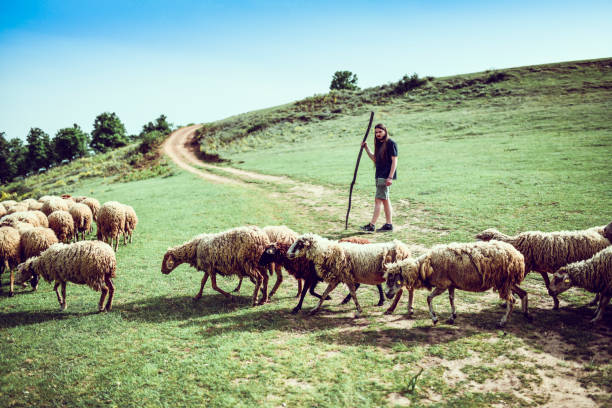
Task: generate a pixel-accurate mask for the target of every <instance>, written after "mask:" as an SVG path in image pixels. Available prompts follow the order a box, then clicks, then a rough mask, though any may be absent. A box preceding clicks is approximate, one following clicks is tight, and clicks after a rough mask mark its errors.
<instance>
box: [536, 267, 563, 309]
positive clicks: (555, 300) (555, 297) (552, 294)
mask: <svg viewBox="0 0 612 408" xmlns="http://www.w3.org/2000/svg"><path fill="white" fill-rule="evenodd" d="M540 275H542V279H543V280H544V284H545V285H546V290H547V291H548V294H549V295H550V296H551V297H552V298H553V302H554V306H553V310H559V299H558V298H557V295H555V294H554V293H552V292H551V290H550V280H549V279H548V273H546V272H540Z"/></svg>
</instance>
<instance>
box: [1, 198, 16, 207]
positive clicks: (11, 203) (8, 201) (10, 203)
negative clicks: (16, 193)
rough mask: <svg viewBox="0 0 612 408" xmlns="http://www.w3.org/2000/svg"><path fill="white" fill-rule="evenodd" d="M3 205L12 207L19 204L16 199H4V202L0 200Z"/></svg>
mask: <svg viewBox="0 0 612 408" xmlns="http://www.w3.org/2000/svg"><path fill="white" fill-rule="evenodd" d="M0 204H1V205H3V206H4V208H8V207H12V206H14V205H15V204H17V201H15V200H4V201H2V202H0Z"/></svg>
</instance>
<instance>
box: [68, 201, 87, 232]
mask: <svg viewBox="0 0 612 408" xmlns="http://www.w3.org/2000/svg"><path fill="white" fill-rule="evenodd" d="M68 212H69V213H70V215H71V216H72V220H73V221H74V234H75V238H76V240H78V239H79V233H80V234H81V240H84V239H85V233H86V232H89V231H91V222H92V220H93V214H92V213H91V210H90V209H89V207H88V206H86V205H85V204H81V203H75V204H74V205H73V206H72V207H70V210H69V211H68Z"/></svg>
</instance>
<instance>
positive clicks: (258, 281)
mask: <svg viewBox="0 0 612 408" xmlns="http://www.w3.org/2000/svg"><path fill="white" fill-rule="evenodd" d="M262 280H263V278H262V277H261V275H260V274H257V280H256V281H255V290H254V291H253V302H252V305H253V306H256V305H257V294H258V292H259V287H260V286H261V281H262Z"/></svg>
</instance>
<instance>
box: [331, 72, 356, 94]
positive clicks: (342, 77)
mask: <svg viewBox="0 0 612 408" xmlns="http://www.w3.org/2000/svg"><path fill="white" fill-rule="evenodd" d="M329 89H331V90H332V91H333V90H335V89H337V90H342V89H348V90H351V91H354V90H356V89H359V87H358V86H357V75H356V74H353V73H352V72H351V71H336V72H334V76H333V77H332V81H331V85H330V86H329Z"/></svg>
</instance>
